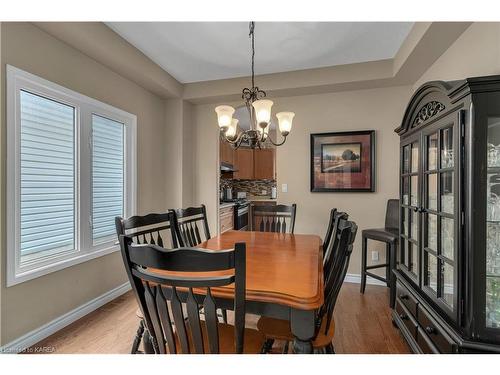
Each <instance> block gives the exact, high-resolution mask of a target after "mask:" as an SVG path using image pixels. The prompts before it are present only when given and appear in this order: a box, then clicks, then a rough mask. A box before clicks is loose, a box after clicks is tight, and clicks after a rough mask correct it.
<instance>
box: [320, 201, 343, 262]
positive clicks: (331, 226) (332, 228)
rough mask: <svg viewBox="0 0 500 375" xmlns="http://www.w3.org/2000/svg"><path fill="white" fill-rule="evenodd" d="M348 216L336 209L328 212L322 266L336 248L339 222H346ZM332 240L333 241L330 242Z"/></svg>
mask: <svg viewBox="0 0 500 375" xmlns="http://www.w3.org/2000/svg"><path fill="white" fill-rule="evenodd" d="M348 218H349V215H348V214H347V213H345V212H340V211H337V209H336V208H332V209H331V210H330V219H329V221H328V227H327V230H326V235H325V239H324V240H323V266H324V265H325V264H326V263H327V262H328V259H329V258H330V256H331V254H332V253H334V252H335V249H336V248H337V247H338V236H336V235H335V234H336V233H337V231H338V228H339V223H340V221H341V220H347V219H348ZM332 240H333V241H332Z"/></svg>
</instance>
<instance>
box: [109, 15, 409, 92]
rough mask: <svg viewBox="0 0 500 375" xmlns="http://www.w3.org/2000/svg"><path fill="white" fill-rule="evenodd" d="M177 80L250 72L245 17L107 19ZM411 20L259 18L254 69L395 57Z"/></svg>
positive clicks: (276, 69)
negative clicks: (235, 19) (240, 19)
mask: <svg viewBox="0 0 500 375" xmlns="http://www.w3.org/2000/svg"><path fill="white" fill-rule="evenodd" d="M107 25H108V26H109V27H111V28H112V29H113V30H114V31H115V32H117V33H118V34H119V35H121V36H122V37H123V38H124V39H126V40H127V41H128V42H129V43H131V44H132V45H134V46H135V47H136V48H138V49H139V50H141V51H142V52H143V53H144V54H145V55H146V56H148V57H149V58H150V59H151V60H153V61H154V62H155V63H157V64H158V65H159V66H161V67H162V68H163V69H165V70H166V71H167V72H168V73H170V74H171V75H172V76H174V77H175V78H176V79H177V80H178V81H180V82H181V83H188V82H198V81H208V80H215V79H224V78H234V77H242V76H249V75H250V39H249V37H248V23H245V22H109V23H107ZM412 25H413V23H411V22H257V23H256V24H255V49H256V52H255V73H256V74H266V73H277V72H285V71H292V70H301V69H310V68H319V67H326V66H333V65H342V64H351V63H359V62H366V61H374V60H382V59H389V58H392V57H394V55H395V54H396V52H397V51H398V49H399V47H400V46H401V43H402V42H403V41H404V39H405V38H406V36H407V35H408V33H409V31H410V29H411V27H412Z"/></svg>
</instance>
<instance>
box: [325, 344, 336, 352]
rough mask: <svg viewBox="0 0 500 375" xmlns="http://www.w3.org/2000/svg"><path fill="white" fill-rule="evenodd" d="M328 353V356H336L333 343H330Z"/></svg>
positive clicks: (327, 348) (327, 347)
mask: <svg viewBox="0 0 500 375" xmlns="http://www.w3.org/2000/svg"><path fill="white" fill-rule="evenodd" d="M326 353H327V354H335V349H334V348H333V344H332V343H329V344H328V345H327V346H326Z"/></svg>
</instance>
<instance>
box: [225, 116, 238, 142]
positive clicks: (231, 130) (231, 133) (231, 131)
mask: <svg viewBox="0 0 500 375" xmlns="http://www.w3.org/2000/svg"><path fill="white" fill-rule="evenodd" d="M237 129H238V119H236V118H233V119H232V120H231V125H230V126H229V127H228V128H227V131H226V137H227V138H229V139H231V140H232V139H234V138H236V133H237Z"/></svg>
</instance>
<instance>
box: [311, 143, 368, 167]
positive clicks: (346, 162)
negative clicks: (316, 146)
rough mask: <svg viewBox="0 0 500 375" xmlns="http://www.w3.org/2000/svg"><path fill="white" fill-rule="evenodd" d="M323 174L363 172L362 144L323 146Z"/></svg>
mask: <svg viewBox="0 0 500 375" xmlns="http://www.w3.org/2000/svg"><path fill="white" fill-rule="evenodd" d="M321 172H322V173H345V172H361V143H333V144H325V145H321Z"/></svg>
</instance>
